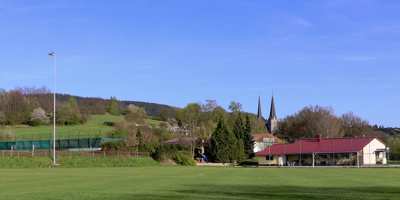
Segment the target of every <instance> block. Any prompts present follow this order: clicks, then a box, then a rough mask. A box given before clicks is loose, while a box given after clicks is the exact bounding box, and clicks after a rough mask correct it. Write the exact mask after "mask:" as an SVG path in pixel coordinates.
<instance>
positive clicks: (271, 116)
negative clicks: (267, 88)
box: [269, 95, 277, 119]
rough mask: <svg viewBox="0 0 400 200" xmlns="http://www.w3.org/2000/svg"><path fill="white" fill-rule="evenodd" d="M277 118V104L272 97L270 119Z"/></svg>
mask: <svg viewBox="0 0 400 200" xmlns="http://www.w3.org/2000/svg"><path fill="white" fill-rule="evenodd" d="M274 118H277V117H276V113H275V103H274V95H272V100H271V111H270V113H269V119H274Z"/></svg>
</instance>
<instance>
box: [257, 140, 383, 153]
mask: <svg viewBox="0 0 400 200" xmlns="http://www.w3.org/2000/svg"><path fill="white" fill-rule="evenodd" d="M374 139H375V138H373V137H366V138H334V139H321V141H320V142H317V141H316V139H303V140H299V141H297V142H295V143H290V144H274V145H272V146H270V147H267V148H266V149H264V150H262V151H260V152H258V153H256V156H264V155H282V154H300V153H332V152H335V153H341V152H342V153H345V152H357V151H360V150H362V149H363V148H364V147H365V146H366V145H367V144H369V143H370V142H371V141H372V140H374ZM378 140H379V139H378ZM379 141H380V140H379ZM380 142H382V141H380ZM382 143H383V142H382ZM385 145H386V144H385Z"/></svg>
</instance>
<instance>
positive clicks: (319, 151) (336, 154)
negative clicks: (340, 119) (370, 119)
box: [255, 135, 387, 166]
mask: <svg viewBox="0 0 400 200" xmlns="http://www.w3.org/2000/svg"><path fill="white" fill-rule="evenodd" d="M386 146H387V145H386V144H385V143H384V142H383V141H382V140H380V139H379V138H376V137H366V138H329V139H323V138H321V135H318V136H317V138H315V139H302V140H299V141H297V142H295V143H290V144H274V145H271V146H269V147H267V148H266V149H264V150H262V151H260V152H258V153H256V155H255V156H256V157H257V158H258V164H259V165H260V166H263V165H264V166H334V165H339V166H340V165H353V166H358V165H360V166H372V165H377V164H386V162H387V161H386Z"/></svg>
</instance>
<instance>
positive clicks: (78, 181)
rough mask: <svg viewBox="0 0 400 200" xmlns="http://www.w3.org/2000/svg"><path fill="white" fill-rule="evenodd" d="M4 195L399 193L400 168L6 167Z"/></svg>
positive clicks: (2, 185)
mask: <svg viewBox="0 0 400 200" xmlns="http://www.w3.org/2000/svg"><path fill="white" fill-rule="evenodd" d="M0 177H1V181H0V188H1V192H0V199H399V198H400V181H399V180H400V169H398V168H360V169H356V168H316V169H312V168H233V167H180V166H179V167H178V166H173V167H165V166H159V167H109V168H51V169H49V168H40V169H1V170H0Z"/></svg>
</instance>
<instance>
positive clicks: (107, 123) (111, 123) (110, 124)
mask: <svg viewBox="0 0 400 200" xmlns="http://www.w3.org/2000/svg"><path fill="white" fill-rule="evenodd" d="M103 125H106V126H114V125H115V122H103Z"/></svg>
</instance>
